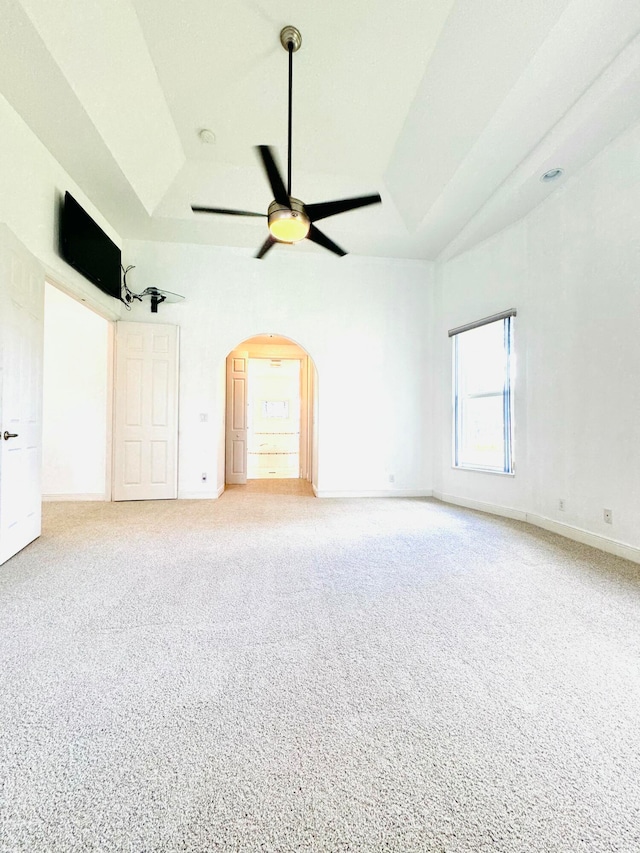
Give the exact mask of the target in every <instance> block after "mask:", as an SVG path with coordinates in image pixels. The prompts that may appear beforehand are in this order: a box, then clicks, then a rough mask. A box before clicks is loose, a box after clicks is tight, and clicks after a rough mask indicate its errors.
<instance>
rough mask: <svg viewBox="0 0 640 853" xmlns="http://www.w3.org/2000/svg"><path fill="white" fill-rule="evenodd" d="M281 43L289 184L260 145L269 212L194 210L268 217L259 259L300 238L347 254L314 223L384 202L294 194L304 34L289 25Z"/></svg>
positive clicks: (373, 197) (374, 197)
mask: <svg viewBox="0 0 640 853" xmlns="http://www.w3.org/2000/svg"><path fill="white" fill-rule="evenodd" d="M280 43H281V45H282V47H283V48H284V49H285V50H286V51H287V53H288V54H289V121H288V157H287V185H286V187H285V183H284V180H283V178H282V175H281V174H280V170H279V168H278V166H277V164H276V161H275V159H274V156H273V152H272V150H271V148H270V147H269V146H268V145H259V146H257V150H258V154H259V156H260V159H261V161H262V165H263V168H264V170H265V173H266V176H267V180H268V181H269V185H270V187H271V191H272V193H273V201H272V202H271V204H270V205H269V208H268V210H267V213H266V214H265V213H254V212H253V211H249V210H235V209H230V208H224V207H203V206H199V205H192V207H191V209H192V210H193V212H194V213H214V214H222V215H226V216H261V217H265V218H266V219H267V224H268V227H269V235H268V237H267V239H266V240H265V242H264V243H263V244H262V246H261V247H260V249H259V250H258V252H257V253H256V255H255V257H256V258H263V257H264V256H265V255H266V253H267V252H268V251H269V249H271V247H272V246H274V245H275V244H276V243H288V244H292V243H298V242H300V240H304V239H305V238H306V239H307V240H311V241H312V242H313V243H316V244H317V245H319V246H322V247H323V248H325V249H328V250H329V251H330V252H333V253H334V254H336V255H339V256H343V255H346V254H347V253H346V251H345V250H344V249H342V248H340V246H338V245H337V244H336V243H334V242H333V240H331V239H330V238H329V237H327V236H326V234H324V233H323V232H322V231H320V229H319V228H317V227H316V226H315V224H314V223H315V222H317V221H318V220H319V219H325V218H327V217H329V216H334V215H335V214H337V213H345V212H346V211H348V210H354V209H355V208H358V207H365V206H367V205H370V204H378V203H379V202H381V201H382V199H381V197H380V195H379V194H378V193H375V194H373V195H367V196H358V197H356V198H343V199H337V200H335V201H325V202H319V203H317V204H305V203H304V202H303V201H301V200H300V199H299V198H295V197H294V196H292V195H291V147H292V123H293V122H292V115H293V54H294V53H295V52H296V51H297V50H299V49H300V46H301V45H302V36H301V35H300V31H299V30H297V29H296V28H295V27H292V26H286V27H284V28H283V29H282V30H281V32H280Z"/></svg>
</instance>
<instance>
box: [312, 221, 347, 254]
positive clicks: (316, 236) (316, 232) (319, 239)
mask: <svg viewBox="0 0 640 853" xmlns="http://www.w3.org/2000/svg"><path fill="white" fill-rule="evenodd" d="M307 240H311V242H312V243H317V244H318V246H322V247H323V248H325V249H328V250H329V251H330V252H333V253H334V254H336V255H340V257H343V256H344V255H346V254H347V253H346V252H345V250H344V249H341V248H340V246H338V245H337V243H334V242H333V240H330V239H329V238H328V237H327V235H326V234H323V233H322V231H320V229H319V228H316V227H315V225H312V226H311V228H309V233H308V234H307Z"/></svg>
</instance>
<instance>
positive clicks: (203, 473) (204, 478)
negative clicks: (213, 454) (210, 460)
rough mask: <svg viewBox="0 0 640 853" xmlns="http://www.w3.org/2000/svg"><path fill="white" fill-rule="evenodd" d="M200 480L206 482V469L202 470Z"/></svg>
mask: <svg viewBox="0 0 640 853" xmlns="http://www.w3.org/2000/svg"><path fill="white" fill-rule="evenodd" d="M202 482H203V483H206V482H207V472H206V471H203V472H202Z"/></svg>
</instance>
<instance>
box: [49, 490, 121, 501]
mask: <svg viewBox="0 0 640 853" xmlns="http://www.w3.org/2000/svg"><path fill="white" fill-rule="evenodd" d="M42 500H43V501H106V500H107V496H106V495H105V494H104V492H102V493H97V492H88V493H86V494H81V493H77V494H68V493H65V494H62V495H42Z"/></svg>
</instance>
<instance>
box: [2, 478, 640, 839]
mask: <svg viewBox="0 0 640 853" xmlns="http://www.w3.org/2000/svg"><path fill="white" fill-rule="evenodd" d="M271 482H273V481H271ZM262 483H263V484H262V485H258V486H256V485H255V484H250V486H249V487H248V488H246V489H243V488H240V487H238V488H234V489H229V490H228V491H227V492H226V493H225V495H224V496H223V497H222V498H221V499H220V500H218V501H184V502H182V501H181V502H176V501H160V502H155V503H151V502H139V503H126V504H99V503H85V504H75V505H74V504H69V503H60V504H46V505H45V507H44V511H45V528H44V533H43V536H42V537H41V539H40V540H39V541H37V542H36V543H34V544H33V545H31V546H29V548H27V549H25V551H23V552H22V553H21V554H19V555H18V556H16V557H15V558H14V559H13V560H11V561H10V562H9V563H7V564H6V565H5V566H3V567H2V568H0V648H1V650H2V672H1V679H0V850H1V851H2V853H18V851H28V853H44V851H46V852H47V853H58V851H59V852H60V853H63V852H64V853H68V851H78V853H89V851H96V853H98V851H100V853H111V851H113V853H115V851H118V853H128V851H131V853H134V851H135V853H172V851H192V852H193V853H204V852H205V851H251V853H253V851H399V853H400V851H401V852H402V853H405V851H406V853H411V851H427V853H467V851H469V853H470V851H482V853H484V851H492V853H494V851H497V853H507V851H508V853H552V851H554V853H555V851H557V853H575V851H579V853H582V851H584V853H609V851H611V852H612V853H613V851H616V852H617V853H632V851H635V852H636V853H637V851H638V850H640V570H639V567H638V566H635V565H633V564H631V563H627V562H625V561H624V560H620V559H617V558H614V557H611V556H608V555H605V554H603V553H600V552H597V551H594V550H591V549H589V548H587V547H584V546H580V545H577V544H575V543H572V542H568V541H565V540H562V539H560V538H557V537H554V536H553V535H552V534H548V533H545V532H544V531H540V530H538V529H536V528H531V527H527V526H525V525H522V524H519V523H516V522H511V521H507V520H504V519H496V518H491V517H489V516H484V515H482V514H480V513H473V512H470V511H465V510H460V509H456V508H452V507H447V506H445V505H442V504H439V503H438V502H436V501H432V500H424V499H395V500H387V499H379V500H375V499H374V500H316V499H314V498H312V497H310V496H309V495H308V494H307V495H297V494H273V493H269V492H268V491H267V493H265V492H264V491H263V490H264V489H272V488H273V489H275V488H276V487H275V486H264V481H262ZM298 485H300V484H298Z"/></svg>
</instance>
